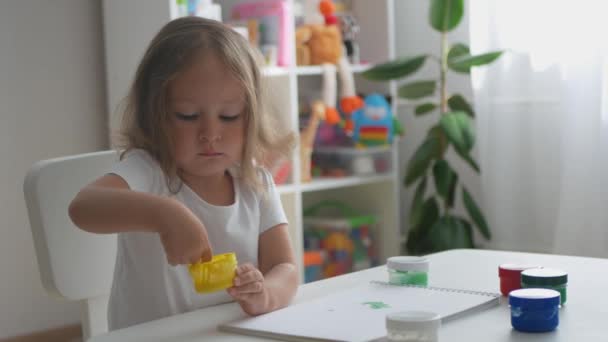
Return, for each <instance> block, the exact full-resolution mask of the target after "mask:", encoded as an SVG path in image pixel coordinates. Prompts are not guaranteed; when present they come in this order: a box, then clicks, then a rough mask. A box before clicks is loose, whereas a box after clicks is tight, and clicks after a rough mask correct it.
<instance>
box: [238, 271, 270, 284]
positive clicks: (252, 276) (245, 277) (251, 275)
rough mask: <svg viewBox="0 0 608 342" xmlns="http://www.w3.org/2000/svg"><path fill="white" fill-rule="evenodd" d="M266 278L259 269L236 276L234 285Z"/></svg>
mask: <svg viewBox="0 0 608 342" xmlns="http://www.w3.org/2000/svg"><path fill="white" fill-rule="evenodd" d="M262 280H264V276H262V273H261V272H260V271H258V270H254V271H249V272H247V273H241V274H238V273H237V276H236V277H234V286H241V285H245V284H249V283H253V282H261V281H262Z"/></svg>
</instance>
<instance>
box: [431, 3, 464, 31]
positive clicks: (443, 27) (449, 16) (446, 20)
mask: <svg viewBox="0 0 608 342" xmlns="http://www.w3.org/2000/svg"><path fill="white" fill-rule="evenodd" d="M463 14H464V1H463V0H431V10H430V12H429V21H430V23H431V26H432V27H433V28H434V29H435V30H437V31H439V32H448V31H451V30H453V29H454V28H455V27H456V26H458V24H459V23H460V20H461V19H462V15H463Z"/></svg>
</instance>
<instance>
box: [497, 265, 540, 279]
mask: <svg viewBox="0 0 608 342" xmlns="http://www.w3.org/2000/svg"><path fill="white" fill-rule="evenodd" d="M531 268H540V266H538V265H532V264H511V263H509V264H501V265H500V266H498V276H499V277H510V276H519V275H520V274H521V272H522V271H525V270H528V269H531Z"/></svg>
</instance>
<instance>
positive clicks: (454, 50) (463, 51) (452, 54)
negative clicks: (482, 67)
mask: <svg viewBox="0 0 608 342" xmlns="http://www.w3.org/2000/svg"><path fill="white" fill-rule="evenodd" d="M470 55H471V53H470V50H469V46H468V45H466V44H463V43H456V44H454V45H452V46H450V50H449V51H448V60H450V59H455V58H458V57H461V56H470Z"/></svg>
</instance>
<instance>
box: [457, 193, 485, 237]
mask: <svg viewBox="0 0 608 342" xmlns="http://www.w3.org/2000/svg"><path fill="white" fill-rule="evenodd" d="M462 201H463V203H464V206H465V208H467V212H468V213H469V216H470V217H471V219H472V220H473V222H474V223H475V226H477V228H478V230H479V232H480V233H481V235H483V237H485V238H486V239H488V240H490V239H491V238H492V234H491V233H490V228H489V227H488V222H486V219H485V218H484V217H483V213H482V212H481V210H479V207H478V206H477V203H475V200H474V199H473V196H471V194H470V193H469V192H468V191H467V189H466V188H465V187H462Z"/></svg>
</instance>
